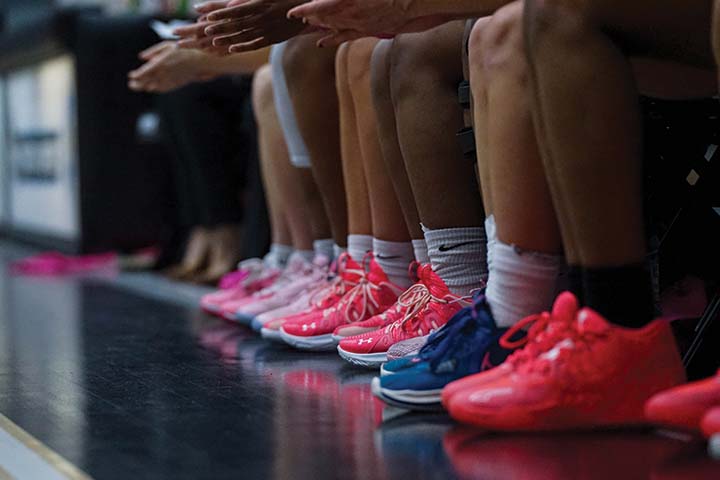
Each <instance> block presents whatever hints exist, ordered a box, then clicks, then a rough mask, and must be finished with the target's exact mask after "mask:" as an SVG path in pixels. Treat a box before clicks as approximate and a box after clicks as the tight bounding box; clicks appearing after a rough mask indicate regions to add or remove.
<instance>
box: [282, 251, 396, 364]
mask: <svg viewBox="0 0 720 480" xmlns="http://www.w3.org/2000/svg"><path fill="white" fill-rule="evenodd" d="M369 258H370V268H369V272H368V273H367V275H365V276H364V277H363V278H361V279H360V281H359V282H358V284H357V285H355V287H353V288H352V289H351V290H350V291H348V292H347V293H346V294H345V295H344V296H343V297H342V299H341V300H340V301H339V302H338V303H337V304H336V305H335V306H333V307H330V308H326V309H325V310H323V311H322V312H318V313H317V314H314V315H310V316H306V317H304V318H302V319H295V320H293V321H291V322H290V321H288V322H285V324H284V325H283V326H282V327H281V328H280V335H281V336H282V339H283V340H285V342H286V343H287V344H289V345H291V346H293V347H295V348H298V349H300V350H314V351H326V350H327V351H331V350H333V349H335V345H336V344H335V340H334V339H333V332H334V331H335V329H336V328H338V327H339V326H341V325H344V324H347V323H355V322H362V321H364V320H367V319H368V318H370V317H372V316H373V315H377V314H378V313H381V312H383V311H385V310H387V309H388V308H390V307H391V306H392V305H393V304H394V303H395V301H396V300H397V298H398V295H399V294H400V292H401V291H402V289H401V288H400V287H398V286H397V285H394V284H393V283H391V282H390V280H389V279H388V277H387V275H385V272H383V271H382V268H380V265H378V264H377V262H375V260H373V259H372V255H371V254H370V255H369Z"/></svg>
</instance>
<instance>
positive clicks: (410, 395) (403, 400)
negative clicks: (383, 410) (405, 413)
mask: <svg viewBox="0 0 720 480" xmlns="http://www.w3.org/2000/svg"><path fill="white" fill-rule="evenodd" d="M371 389H372V393H373V395H375V396H376V397H377V398H379V399H380V400H382V401H383V402H385V403H387V404H388V405H392V406H393V407H399V408H405V409H407V410H418V411H438V410H443V407H442V403H441V402H442V389H440V390H427V391H424V392H417V391H414V390H388V389H385V388H382V387H381V386H380V378H379V377H375V378H373V379H372V383H371Z"/></svg>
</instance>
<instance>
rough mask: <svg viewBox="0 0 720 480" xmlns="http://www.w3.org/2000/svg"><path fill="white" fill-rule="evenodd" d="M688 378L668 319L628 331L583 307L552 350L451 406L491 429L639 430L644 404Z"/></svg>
mask: <svg viewBox="0 0 720 480" xmlns="http://www.w3.org/2000/svg"><path fill="white" fill-rule="evenodd" d="M563 295H566V294H563ZM567 295H569V294H567ZM526 348H528V347H526ZM490 372H492V370H491V371H490ZM482 375H484V374H482V373H481V374H479V376H482ZM684 378H685V371H684V368H683V365H682V361H681V360H680V355H679V353H678V351H677V347H676V345H675V339H674V337H673V334H672V331H671V330H670V326H669V324H668V322H667V321H665V320H662V319H659V320H656V321H654V322H651V323H650V324H648V325H647V326H645V327H643V328H638V329H628V328H623V327H619V326H616V325H612V324H610V323H609V322H608V321H607V320H605V319H604V318H603V317H601V316H600V315H599V314H598V313H596V312H594V311H592V310H590V309H587V308H585V309H582V310H580V311H579V312H578V313H577V315H576V316H575V320H574V321H573V322H572V324H571V328H569V329H567V330H566V331H565V333H564V335H562V336H560V337H559V338H557V341H556V342H555V343H554V346H552V347H551V348H550V349H549V350H547V351H545V352H544V353H541V354H539V355H538V354H536V355H534V356H532V357H530V358H527V360H526V361H524V362H522V363H521V364H520V365H516V366H515V368H513V369H512V371H511V372H510V373H508V374H506V375H503V376H500V377H499V378H496V379H495V380H494V381H490V382H487V383H485V384H482V385H480V386H477V387H471V388H468V389H466V390H462V391H460V392H457V393H455V394H454V395H453V397H452V398H451V399H450V401H449V404H446V406H447V407H448V410H449V412H450V415H451V416H452V417H453V418H454V419H456V420H458V421H460V422H464V423H469V424H472V425H475V426H478V427H482V428H486V429H490V430H506V431H538V430H568V429H587V428H597V427H617V426H627V425H640V424H644V423H645V416H644V411H643V410H644V405H645V402H646V401H647V400H648V399H649V398H650V397H652V396H653V395H654V394H656V393H657V392H660V391H662V390H665V389H667V388H670V387H673V386H675V385H678V384H680V383H682V382H683V381H684Z"/></svg>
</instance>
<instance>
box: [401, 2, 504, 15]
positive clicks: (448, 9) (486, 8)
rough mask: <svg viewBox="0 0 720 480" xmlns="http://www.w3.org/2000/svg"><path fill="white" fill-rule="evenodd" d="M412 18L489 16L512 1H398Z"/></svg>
mask: <svg viewBox="0 0 720 480" xmlns="http://www.w3.org/2000/svg"><path fill="white" fill-rule="evenodd" d="M400 1H402V2H403V3H405V8H406V10H407V12H408V15H409V16H411V17H412V18H417V17H424V16H430V15H448V16H451V17H453V18H457V19H463V18H475V17H484V16H487V15H491V14H492V13H494V12H495V10H497V9H498V8H500V7H502V6H504V5H507V4H508V3H511V1H512V0H400Z"/></svg>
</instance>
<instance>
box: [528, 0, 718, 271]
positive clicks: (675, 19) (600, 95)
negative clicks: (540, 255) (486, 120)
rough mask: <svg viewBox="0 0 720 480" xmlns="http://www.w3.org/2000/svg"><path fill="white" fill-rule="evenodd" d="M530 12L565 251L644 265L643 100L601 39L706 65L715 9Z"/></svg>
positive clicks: (652, 5) (670, 5)
mask: <svg viewBox="0 0 720 480" xmlns="http://www.w3.org/2000/svg"><path fill="white" fill-rule="evenodd" d="M528 6H529V7H528V25H529V26H528V35H529V37H528V38H529V45H530V47H529V48H530V55H531V58H532V64H533V71H534V77H535V78H534V81H535V84H536V87H535V88H536V97H537V114H538V124H539V125H540V129H541V131H542V134H543V137H544V141H545V148H544V149H543V150H544V151H545V153H546V155H545V157H546V158H545V160H546V162H547V167H548V171H549V172H550V176H551V177H552V180H551V185H552V186H553V196H554V197H555V198H556V200H557V201H556V203H558V204H562V207H559V208H558V214H559V217H560V223H561V226H562V230H563V237H564V239H565V243H566V245H568V244H572V245H573V247H575V248H570V250H571V251H573V252H576V255H577V257H578V260H579V261H580V262H581V263H582V264H583V265H584V266H589V267H592V266H613V265H624V264H630V263H637V262H640V261H642V260H643V258H644V254H645V242H644V238H643V231H642V208H641V201H640V199H641V198H642V196H641V195H642V192H641V161H640V160H641V158H642V151H641V141H642V132H641V125H640V115H639V108H638V103H637V96H638V90H637V87H636V85H635V81H634V77H633V75H632V72H631V69H630V66H629V62H628V59H627V57H626V56H625V54H624V53H623V52H622V51H621V50H620V47H618V45H617V44H616V43H615V42H614V41H613V40H611V39H610V38H609V37H608V36H607V35H606V34H605V33H603V29H606V28H615V29H616V31H617V32H618V37H619V38H620V39H621V42H622V45H623V47H624V48H625V49H627V50H629V51H634V52H637V53H645V54H650V52H655V53H656V54H657V55H658V56H661V57H666V58H671V57H672V56H674V55H677V56H680V57H686V58H688V59H689V60H691V61H696V62H703V61H706V60H707V57H708V55H709V45H708V47H703V40H701V37H702V36H703V35H704V33H703V31H702V30H703V28H698V27H699V26H700V25H703V24H707V23H708V22H707V18H708V15H709V2H708V1H706V0H698V1H695V2H689V3H688V2H682V1H679V0H665V1H662V2H659V3H658V2H651V1H639V2H631V3H627V2H621V1H617V0H606V1H603V0H597V1H590V2H580V1H575V0H543V1H540V0H532V1H529V2H528ZM663 31H664V33H665V35H664V36H660V33H659V32H663ZM650 32H652V33H650ZM706 33H707V35H709V31H708V32H706ZM707 38H708V36H705V42H707ZM588 92H592V93H588ZM569 99H571V101H570V100H569ZM619 172H622V174H619ZM608 192H612V194H608ZM608 232H612V234H610V235H609V234H608ZM574 256H575V255H572V256H570V257H571V260H574V258H572V257H574Z"/></svg>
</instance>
